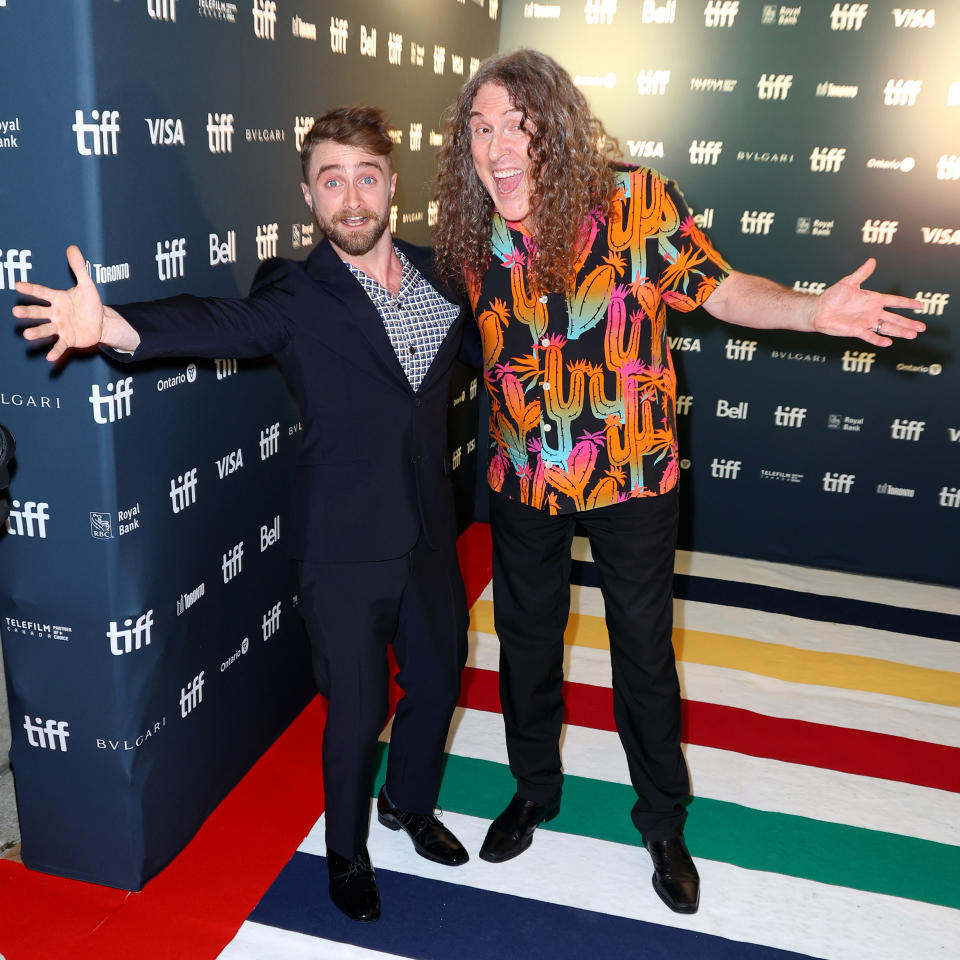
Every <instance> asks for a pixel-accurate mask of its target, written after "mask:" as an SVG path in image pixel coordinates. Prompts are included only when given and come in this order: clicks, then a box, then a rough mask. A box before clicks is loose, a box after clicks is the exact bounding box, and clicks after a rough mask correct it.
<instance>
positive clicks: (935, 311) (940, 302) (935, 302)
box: [913, 290, 950, 317]
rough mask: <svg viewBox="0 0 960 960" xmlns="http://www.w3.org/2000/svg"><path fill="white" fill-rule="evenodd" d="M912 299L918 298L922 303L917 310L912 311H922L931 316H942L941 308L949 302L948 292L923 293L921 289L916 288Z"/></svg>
mask: <svg viewBox="0 0 960 960" xmlns="http://www.w3.org/2000/svg"><path fill="white" fill-rule="evenodd" d="M914 300H919V301H920V302H921V303H922V304H923V306H922V307H920V308H919V309H918V310H914V311H913V312H914V313H922V314H924V315H926V316H931V317H942V316H943V308H944V307H946V305H947V304H948V303H949V302H950V294H949V293H925V292H924V291H923V290H918V291H917V295H916V296H915V297H914Z"/></svg>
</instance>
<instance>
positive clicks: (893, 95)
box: [883, 77, 923, 107]
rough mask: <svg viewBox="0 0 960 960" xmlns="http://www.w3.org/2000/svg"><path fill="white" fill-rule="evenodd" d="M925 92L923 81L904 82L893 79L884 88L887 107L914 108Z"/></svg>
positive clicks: (884, 99) (884, 102)
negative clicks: (918, 98)
mask: <svg viewBox="0 0 960 960" xmlns="http://www.w3.org/2000/svg"><path fill="white" fill-rule="evenodd" d="M922 92H923V81H922V80H903V79H899V80H898V79H894V78H893V77H891V78H890V79H889V80H888V81H887V83H886V86H885V87H884V88H883V105H884V106H885V107H912V106H915V105H916V102H917V97H919V96H920V94H921V93H922Z"/></svg>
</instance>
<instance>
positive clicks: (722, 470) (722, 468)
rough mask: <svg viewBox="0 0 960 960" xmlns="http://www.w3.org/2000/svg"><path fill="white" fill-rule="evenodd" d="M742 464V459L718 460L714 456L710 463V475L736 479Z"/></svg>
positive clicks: (718, 477) (723, 478)
mask: <svg viewBox="0 0 960 960" xmlns="http://www.w3.org/2000/svg"><path fill="white" fill-rule="evenodd" d="M742 466H743V461H742V460H718V459H717V458H716V457H714V458H713V461H712V462H711V463H710V476H711V477H716V478H717V479H719V480H736V479H737V474H739V473H740V467H742Z"/></svg>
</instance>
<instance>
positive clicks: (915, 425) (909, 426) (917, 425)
mask: <svg viewBox="0 0 960 960" xmlns="http://www.w3.org/2000/svg"><path fill="white" fill-rule="evenodd" d="M926 425H927V421H926V420H901V419H900V418H899V417H897V419H896V420H894V421H893V422H892V423H891V424H890V436H891V437H893V439H894V440H912V441H913V442H914V443H916V442H917V441H918V440H919V439H920V434H921V433H923V428H924V427H925V426H926Z"/></svg>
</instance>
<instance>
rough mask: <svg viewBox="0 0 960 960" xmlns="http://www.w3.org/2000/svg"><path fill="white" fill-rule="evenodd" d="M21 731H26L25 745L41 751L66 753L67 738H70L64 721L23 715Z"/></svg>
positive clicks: (68, 728)
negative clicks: (31, 717)
mask: <svg viewBox="0 0 960 960" xmlns="http://www.w3.org/2000/svg"><path fill="white" fill-rule="evenodd" d="M23 729H24V730H26V731H27V744H28V745H29V746H31V747H39V748H40V749H41V750H59V751H60V752H61V753H66V752H67V738H68V737H69V736H70V724H69V723H68V722H67V721H66V720H46V721H44V720H43V718H42V717H34V718H33V720H32V721H31V719H30V717H29V715H28V714H24V715H23Z"/></svg>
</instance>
